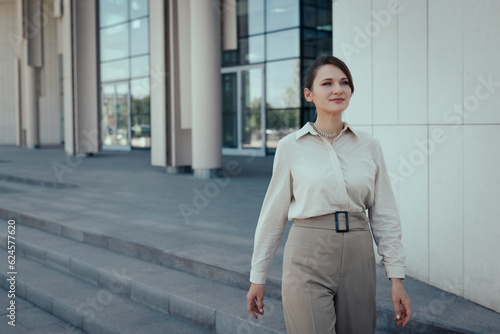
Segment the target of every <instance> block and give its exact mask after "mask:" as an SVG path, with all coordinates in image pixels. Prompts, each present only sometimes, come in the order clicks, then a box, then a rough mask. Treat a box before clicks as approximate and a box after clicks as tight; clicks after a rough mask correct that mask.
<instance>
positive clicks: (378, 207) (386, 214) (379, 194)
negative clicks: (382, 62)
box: [368, 141, 412, 327]
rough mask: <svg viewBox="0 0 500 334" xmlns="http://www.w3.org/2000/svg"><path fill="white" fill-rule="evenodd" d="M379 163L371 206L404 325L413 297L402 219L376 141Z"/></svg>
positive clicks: (375, 233) (397, 315)
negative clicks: (408, 282) (407, 278)
mask: <svg viewBox="0 0 500 334" xmlns="http://www.w3.org/2000/svg"><path fill="white" fill-rule="evenodd" d="M376 144H377V146H376V153H377V155H376V159H375V160H376V161H375V162H376V165H377V174H376V177H375V189H374V199H375V200H374V204H373V206H372V207H371V208H369V209H368V214H369V217H370V224H371V227H372V232H373V238H374V240H375V243H376V244H377V248H378V253H379V254H380V256H382V265H383V266H384V268H385V272H386V275H387V277H389V278H390V280H391V299H392V302H393V304H394V319H396V320H397V322H396V323H397V324H398V325H402V326H403V327H404V326H406V325H407V324H408V322H409V321H410V319H411V315H412V312H411V301H410V298H409V297H408V294H407V293H406V290H405V288H404V286H403V279H404V277H405V259H406V257H405V252H404V249H403V244H402V243H401V221H400V218H399V211H398V208H397V204H396V198H395V196H394V191H393V189H392V184H391V181H390V178H389V173H388V171H387V167H386V165H385V160H384V155H383V153H382V148H381V147H380V143H379V142H378V141H376Z"/></svg>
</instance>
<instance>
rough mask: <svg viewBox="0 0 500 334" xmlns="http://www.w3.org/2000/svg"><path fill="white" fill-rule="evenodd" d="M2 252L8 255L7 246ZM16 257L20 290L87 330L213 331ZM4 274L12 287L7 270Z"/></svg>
mask: <svg viewBox="0 0 500 334" xmlns="http://www.w3.org/2000/svg"><path fill="white" fill-rule="evenodd" d="M0 255H1V256H2V257H5V258H6V257H7V253H6V251H5V250H0ZM16 259H17V263H16V269H17V272H18V274H17V276H16V283H15V286H16V294H17V295H18V296H19V297H21V298H23V299H26V300H27V301H29V302H30V303H33V304H35V305H37V306H38V307H40V308H41V309H43V310H44V311H46V312H49V313H51V314H53V315H54V316H56V317H58V318H60V319H62V320H64V321H65V322H67V323H69V324H70V325H71V326H74V327H76V328H78V329H81V330H83V331H84V332H85V333H89V334H94V333H95V334H108V333H110V334H111V333H113V334H116V333H130V334H136V333H152V334H153V333H185V334H188V333H189V334H191V333H196V334H208V333H211V332H210V331H209V330H207V329H205V328H201V327H199V326H196V325H194V324H190V323H187V322H184V321H181V320H180V319H177V318H175V317H173V316H171V315H167V314H165V313H162V312H158V311H156V310H153V309H151V308H149V307H146V306H144V305H141V304H139V303H136V302H133V301H132V300H130V299H128V298H124V297H122V296H119V295H117V294H114V293H111V292H110V291H108V290H105V289H101V288H99V287H97V286H95V285H92V284H90V283H88V282H84V281H82V280H80V279H77V278H75V277H73V276H70V275H68V274H65V273H62V272H60V271H56V270H54V269H51V268H48V267H47V266H44V265H42V264H40V263H38V262H36V261H33V260H30V259H27V258H25V257H22V256H21V257H19V256H17V255H16ZM0 277H1V279H2V282H4V283H3V284H4V288H6V289H9V287H8V286H7V285H8V284H9V283H8V282H7V281H6V279H7V278H8V277H9V276H8V275H7V274H6V271H5V270H2V272H1V273H0ZM33 320H34V319H33ZM39 333H43V332H39Z"/></svg>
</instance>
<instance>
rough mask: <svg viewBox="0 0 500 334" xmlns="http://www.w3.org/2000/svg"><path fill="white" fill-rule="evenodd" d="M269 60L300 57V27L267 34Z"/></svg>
mask: <svg viewBox="0 0 500 334" xmlns="http://www.w3.org/2000/svg"><path fill="white" fill-rule="evenodd" d="M266 44H267V60H277V59H283V58H294V57H299V53H300V47H299V29H290V30H284V31H280V32H274V33H270V34H267V40H266Z"/></svg>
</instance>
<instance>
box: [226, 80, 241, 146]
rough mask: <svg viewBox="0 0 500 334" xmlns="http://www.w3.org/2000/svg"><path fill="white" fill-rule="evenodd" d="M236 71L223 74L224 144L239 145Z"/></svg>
mask: <svg viewBox="0 0 500 334" xmlns="http://www.w3.org/2000/svg"><path fill="white" fill-rule="evenodd" d="M237 87H238V83H237V75H236V72H232V73H223V74H222V145H223V146H224V147H231V148H236V147H238V134H237V131H238V126H237V121H238V114H237V112H238V100H237V96H238V94H237V89H238V88H237Z"/></svg>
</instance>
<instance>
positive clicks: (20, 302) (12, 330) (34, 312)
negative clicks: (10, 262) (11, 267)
mask: <svg viewBox="0 0 500 334" xmlns="http://www.w3.org/2000/svg"><path fill="white" fill-rule="evenodd" d="M10 300H11V299H10V298H8V292H7V290H5V289H2V288H0V305H2V306H4V305H5V306H7V305H9V304H10ZM15 302H16V303H15V305H16V310H15V322H14V323H13V324H15V326H12V325H9V323H8V322H9V321H11V320H10V319H9V318H7V315H8V314H9V315H10V310H8V309H7V308H6V307H2V309H0V318H1V319H2V321H0V333H2V334H49V333H50V334H85V333H84V332H82V331H81V330H79V329H78V328H76V327H75V326H73V325H71V324H69V323H68V322H66V321H63V320H61V319H59V318H58V317H55V316H54V315H52V314H50V313H49V312H47V311H45V310H42V309H41V308H39V307H38V306H36V305H33V304H32V303H30V302H28V301H27V300H25V299H23V298H21V297H19V296H16V298H15Z"/></svg>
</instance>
